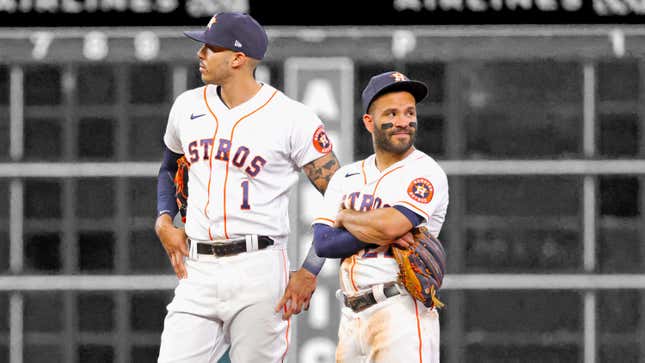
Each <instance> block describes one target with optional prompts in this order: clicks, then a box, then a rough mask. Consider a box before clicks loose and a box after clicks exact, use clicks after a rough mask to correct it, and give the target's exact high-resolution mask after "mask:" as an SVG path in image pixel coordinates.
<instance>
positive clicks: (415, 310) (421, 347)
mask: <svg viewBox="0 0 645 363" xmlns="http://www.w3.org/2000/svg"><path fill="white" fill-rule="evenodd" d="M412 300H413V301H414V312H415V313H416V314H417V334H418V335H419V363H423V339H422V338H421V322H420V319H419V306H418V305H417V301H416V300H414V299H412Z"/></svg>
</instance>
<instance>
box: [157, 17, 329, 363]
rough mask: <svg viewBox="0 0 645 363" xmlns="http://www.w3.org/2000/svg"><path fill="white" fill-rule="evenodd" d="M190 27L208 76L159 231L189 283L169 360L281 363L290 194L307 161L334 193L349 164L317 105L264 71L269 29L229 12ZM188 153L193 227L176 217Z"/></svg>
mask: <svg viewBox="0 0 645 363" xmlns="http://www.w3.org/2000/svg"><path fill="white" fill-rule="evenodd" d="M185 34H186V36H188V37H189V38H192V39H194V40H196V41H198V42H201V43H203V44H202V46H201V48H200V49H199V51H198V53H197V56H198V57H199V71H200V73H201V77H202V80H203V81H204V83H205V85H204V86H203V87H199V88H196V89H192V90H189V91H186V92H184V93H182V94H181V95H180V96H178V97H177V99H176V100H175V102H174V104H173V106H172V108H171V110H170V114H169V117H168V125H167V129H166V133H165V135H164V143H165V145H166V147H167V150H165V151H164V161H163V162H162V166H161V169H160V173H159V179H158V212H159V217H158V218H157V221H156V224H155V231H156V232H157V235H158V237H159V239H160V240H161V243H162V244H163V247H164V249H165V250H166V252H167V254H168V256H169V258H170V261H171V263H172V266H173V268H174V270H175V273H176V274H177V276H178V277H179V279H180V280H179V284H178V286H177V288H176V289H175V296H174V298H173V300H172V302H171V303H170V304H169V305H168V313H167V315H166V318H165V321H164V329H163V333H162V336H161V348H160V352H159V358H158V361H159V362H200V363H201V362H216V361H217V360H218V359H219V358H220V357H221V356H222V354H224V352H225V351H226V349H227V348H229V347H230V357H231V360H232V362H235V363H239V362H248V363H257V362H280V361H283V360H284V358H285V356H286V353H287V348H288V345H289V325H290V323H289V320H283V319H282V313H286V310H287V309H286V307H285V308H284V309H283V312H282V313H281V312H276V311H275V310H274V308H275V306H276V305H277V304H278V301H279V300H280V297H281V296H282V294H283V293H285V287H286V286H287V282H288V279H289V273H288V271H289V260H288V258H287V254H286V249H285V244H286V242H287V235H288V233H289V219H288V216H287V211H288V204H289V203H288V198H287V194H288V191H289V188H290V187H291V186H292V185H293V184H294V183H295V182H296V181H297V179H298V171H299V170H300V169H303V170H304V171H305V173H306V174H307V176H308V177H309V179H310V180H311V181H312V183H313V184H314V185H315V186H316V187H317V188H318V190H320V191H321V192H324V191H325V189H326V187H327V183H328V181H329V179H330V177H331V175H332V174H333V172H334V171H336V170H337V169H338V161H337V159H336V157H335V156H334V154H333V152H332V145H331V143H330V142H329V139H328V138H327V135H326V134H325V129H324V127H323V124H322V122H321V120H320V119H319V118H318V117H317V116H316V115H315V114H314V113H313V112H312V111H311V110H310V109H308V108H307V107H305V106H304V105H302V104H300V103H298V102H296V101H294V100H291V99H289V98H288V97H286V96H285V95H284V94H283V93H282V92H280V91H278V90H276V89H275V88H273V87H271V86H270V85H268V84H262V83H259V82H257V81H256V80H255V79H254V77H253V72H254V70H255V67H256V66H257V64H258V63H259V61H260V60H261V59H262V58H263V57H264V55H265V52H266V49H267V44H268V37H267V34H266V33H265V31H264V29H263V28H262V26H261V25H260V24H258V23H257V22H256V21H255V20H254V19H253V18H251V17H250V16H248V15H246V14H242V13H219V14H216V15H215V16H213V18H212V19H211V20H210V22H209V23H208V26H207V28H206V29H205V30H203V31H193V32H186V33H185ZM182 155H184V156H185V157H186V159H187V160H188V162H189V163H190V169H189V172H188V173H189V174H188V175H189V178H188V206H187V209H186V223H185V230H184V229H178V228H176V227H175V226H174V225H173V223H172V221H173V217H174V216H175V215H176V214H177V206H176V203H175V195H174V193H175V187H174V185H173V183H172V176H173V175H174V173H175V172H176V170H177V164H176V163H177V160H178V159H179V158H180V157H181V156H182ZM298 273H303V271H302V269H301V271H299V272H296V274H298ZM304 273H306V274H310V273H309V272H306V271H304ZM311 281H313V282H314V284H315V278H314V279H313V280H312V279H311V278H309V279H308V283H311ZM310 287H311V286H308V289H305V290H307V291H309V290H313V289H311V288H310ZM314 287H315V285H314ZM298 291H300V290H298Z"/></svg>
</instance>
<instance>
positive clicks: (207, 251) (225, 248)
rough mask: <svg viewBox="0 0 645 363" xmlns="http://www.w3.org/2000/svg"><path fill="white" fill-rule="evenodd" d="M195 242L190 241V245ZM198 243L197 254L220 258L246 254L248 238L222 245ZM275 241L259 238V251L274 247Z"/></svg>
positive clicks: (263, 237) (268, 238) (229, 241)
mask: <svg viewBox="0 0 645 363" xmlns="http://www.w3.org/2000/svg"><path fill="white" fill-rule="evenodd" d="M192 242H193V241H191V240H190V238H189V239H188V244H189V245H190V243H192ZM196 243H197V253H198V254H200V255H214V256H218V257H222V256H231V255H237V254H238V253H242V252H246V238H238V239H232V240H228V241H226V242H221V243H217V242H216V243H202V242H196ZM273 243H274V242H273V240H272V239H271V238H270V237H267V236H258V250H263V249H265V248H267V247H269V246H271V245H273Z"/></svg>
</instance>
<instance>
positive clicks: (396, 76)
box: [392, 72, 408, 82]
mask: <svg viewBox="0 0 645 363" xmlns="http://www.w3.org/2000/svg"><path fill="white" fill-rule="evenodd" d="M392 78H394V80H395V81H397V82H401V81H407V80H408V77H406V76H405V75H404V74H403V73H399V72H394V73H392Z"/></svg>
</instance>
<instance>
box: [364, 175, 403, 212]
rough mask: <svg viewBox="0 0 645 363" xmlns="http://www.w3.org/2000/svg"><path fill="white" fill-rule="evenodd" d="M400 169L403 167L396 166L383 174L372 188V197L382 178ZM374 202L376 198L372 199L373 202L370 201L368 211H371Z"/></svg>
mask: <svg viewBox="0 0 645 363" xmlns="http://www.w3.org/2000/svg"><path fill="white" fill-rule="evenodd" d="M402 167H403V165H401V166H397V167H396V168H394V169H392V170H390V171H388V172H387V173H385V174H383V175H382V176H381V177H380V178H378V181H377V182H376V185H375V186H374V190H373V191H372V195H374V196H375V195H376V189H377V188H378V185H379V184H380V183H381V180H383V178H385V177H386V176H388V175H389V174H390V173H391V172H393V171H395V170H398V169H401V168H402ZM375 201H376V198H374V200H372V205H371V206H370V209H372V207H373V206H374V202H375Z"/></svg>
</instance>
